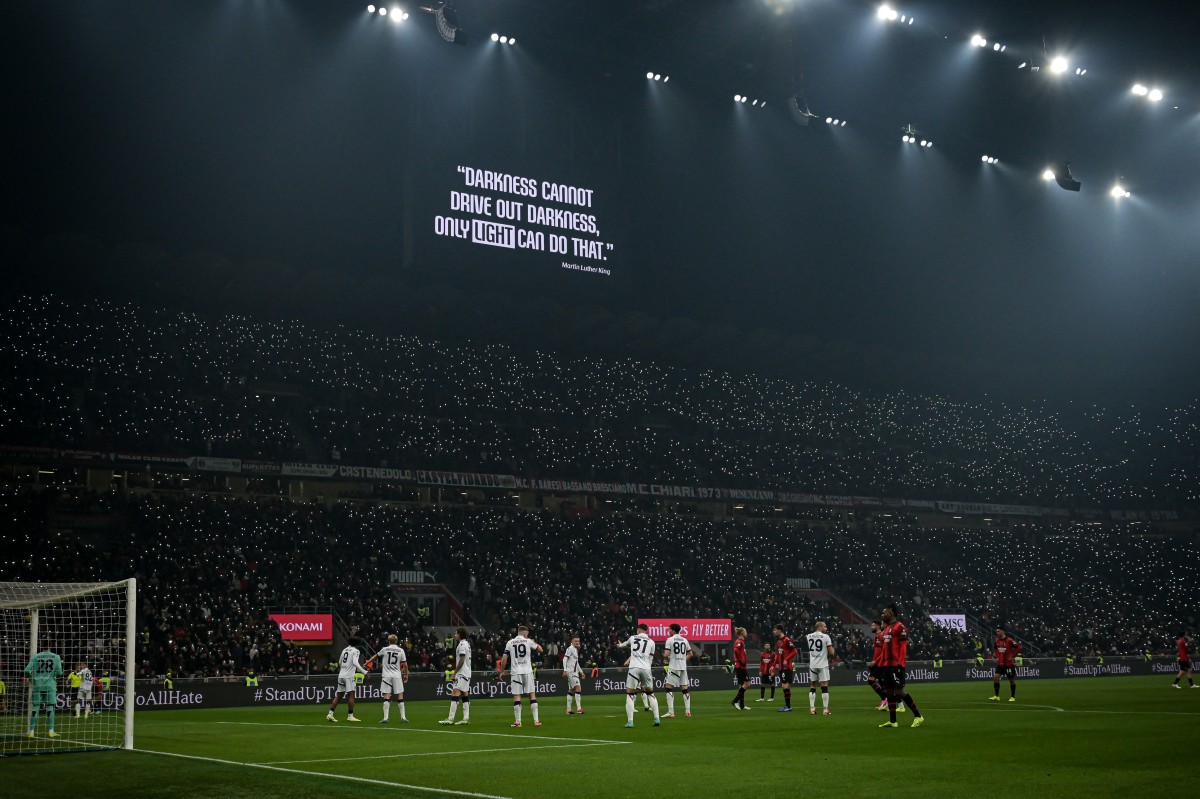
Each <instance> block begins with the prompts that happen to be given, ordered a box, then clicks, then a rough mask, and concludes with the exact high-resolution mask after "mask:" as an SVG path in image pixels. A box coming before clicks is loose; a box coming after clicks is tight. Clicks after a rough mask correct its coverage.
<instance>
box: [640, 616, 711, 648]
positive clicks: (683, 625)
mask: <svg viewBox="0 0 1200 799" xmlns="http://www.w3.org/2000/svg"><path fill="white" fill-rule="evenodd" d="M638 624H644V625H646V626H647V627H649V628H650V637H651V638H654V639H655V640H658V641H662V640H665V639H667V638H670V637H671V625H672V624H678V625H679V628H680V629H679V634H680V635H682V636H683V637H684V638H686V639H688V640H689V641H691V642H693V643H695V642H697V641H720V642H721V643H729V641H730V640H732V639H733V622H732V621H730V620H729V619H638Z"/></svg>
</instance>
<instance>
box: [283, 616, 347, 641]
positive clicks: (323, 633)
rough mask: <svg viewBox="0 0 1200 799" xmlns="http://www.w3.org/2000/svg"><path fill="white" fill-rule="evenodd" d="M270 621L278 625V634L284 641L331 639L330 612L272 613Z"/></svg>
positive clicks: (331, 623)
mask: <svg viewBox="0 0 1200 799" xmlns="http://www.w3.org/2000/svg"><path fill="white" fill-rule="evenodd" d="M270 616H271V621H273V622H275V623H276V624H278V625H279V636H280V637H281V638H282V639H283V640H285V641H319V642H324V643H329V642H330V641H332V640H333V614H331V613H272V614H270Z"/></svg>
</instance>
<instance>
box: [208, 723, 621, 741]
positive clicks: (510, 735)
mask: <svg viewBox="0 0 1200 799" xmlns="http://www.w3.org/2000/svg"><path fill="white" fill-rule="evenodd" d="M197 723H204V724H232V725H237V726H241V727H301V728H303V729H310V730H328V729H330V728H334V729H341V730H358V731H360V732H390V733H415V732H424V733H433V734H435V735H485V736H487V737H489V738H509V739H513V738H518V739H520V740H523V741H570V742H572V743H573V742H576V741H587V742H588V743H598V744H627V743H630V742H629V741H610V740H607V739H605V738H564V737H556V736H553V735H522V734H521V733H506V732H470V731H467V730H426V729H423V728H421V727H414V726H411V725H409V726H407V727H390V728H388V729H384V728H382V727H374V726H370V727H353V726H350V725H348V724H347V725H342V724H340V723H339V724H336V725H334V724H330V723H329V722H328V721H325V720H324V719H323V718H322V723H320V724H317V723H315V722H314V723H312V724H291V723H287V722H282V721H215V722H197Z"/></svg>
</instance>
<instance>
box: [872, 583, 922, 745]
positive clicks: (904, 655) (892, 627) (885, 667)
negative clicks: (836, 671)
mask: <svg viewBox="0 0 1200 799" xmlns="http://www.w3.org/2000/svg"><path fill="white" fill-rule="evenodd" d="M907 663H908V628H907V627H905V626H904V625H903V624H901V623H900V621H899V620H898V619H897V618H896V606H895V605H894V604H893V605H888V606H887V607H886V608H884V609H883V654H882V657H881V658H880V664H879V683H880V686H881V687H882V688H883V690H884V693H886V694H887V698H888V713H889V714H890V719H889V720H888V721H885V722H884V723H883V724H880V725H879V726H880V727H899V726H900V725H899V724H897V723H896V706H897V705H899V704H900V703H901V702H903V703H904V704H905V705H907V706H908V709H909V710H911V711H912V713H913V721H912V726H914V727H920V726H921V725H922V724H924V723H925V717H924V716H922V715H921V711H920V710H918V709H917V703H916V702H914V701H913V698H912V697H911V696H909V695H908V691H907V690H905V688H904V679H905V666H906V664H907Z"/></svg>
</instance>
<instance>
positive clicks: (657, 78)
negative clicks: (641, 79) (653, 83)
mask: <svg viewBox="0 0 1200 799" xmlns="http://www.w3.org/2000/svg"><path fill="white" fill-rule="evenodd" d="M654 79H655V80H662V75H660V74H659V73H657V72H655V73H654Z"/></svg>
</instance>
